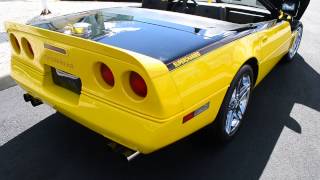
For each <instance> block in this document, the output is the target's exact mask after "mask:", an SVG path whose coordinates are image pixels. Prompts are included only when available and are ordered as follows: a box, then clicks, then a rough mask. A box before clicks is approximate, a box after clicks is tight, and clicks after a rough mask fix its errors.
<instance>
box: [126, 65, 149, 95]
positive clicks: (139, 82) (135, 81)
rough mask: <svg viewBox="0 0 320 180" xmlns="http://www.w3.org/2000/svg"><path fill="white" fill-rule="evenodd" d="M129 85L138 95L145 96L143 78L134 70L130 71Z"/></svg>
mask: <svg viewBox="0 0 320 180" xmlns="http://www.w3.org/2000/svg"><path fill="white" fill-rule="evenodd" d="M130 86H131V88H132V90H133V92H135V93H136V94H137V95H138V96H140V97H146V96H147V92H148V90H147V85H146V82H145V81H144V79H143V78H142V77H141V76H140V75H139V74H138V73H136V72H133V71H132V72H131V73H130Z"/></svg>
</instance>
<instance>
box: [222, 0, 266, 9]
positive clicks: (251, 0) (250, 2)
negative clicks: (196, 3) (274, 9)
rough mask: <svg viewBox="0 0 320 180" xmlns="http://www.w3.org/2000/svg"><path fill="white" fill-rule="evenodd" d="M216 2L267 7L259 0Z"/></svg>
mask: <svg viewBox="0 0 320 180" xmlns="http://www.w3.org/2000/svg"><path fill="white" fill-rule="evenodd" d="M216 2H222V3H230V4H239V5H245V6H252V7H257V8H263V9H265V7H264V6H263V5H262V4H261V3H260V2H259V1H258V0H216Z"/></svg>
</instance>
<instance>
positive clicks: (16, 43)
mask: <svg viewBox="0 0 320 180" xmlns="http://www.w3.org/2000/svg"><path fill="white" fill-rule="evenodd" d="M9 38H10V43H11V46H12V48H13V50H14V51H15V52H16V53H18V54H19V53H20V45H19V41H18V39H17V38H16V36H14V35H13V34H10V35H9Z"/></svg>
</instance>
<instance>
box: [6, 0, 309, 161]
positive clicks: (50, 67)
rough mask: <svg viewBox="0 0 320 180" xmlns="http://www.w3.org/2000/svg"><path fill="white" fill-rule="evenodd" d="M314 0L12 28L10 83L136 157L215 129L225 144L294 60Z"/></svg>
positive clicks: (158, 4) (147, 6)
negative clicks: (262, 89)
mask: <svg viewBox="0 0 320 180" xmlns="http://www.w3.org/2000/svg"><path fill="white" fill-rule="evenodd" d="M308 3H309V0H286V1H281V0H259V1H249V0H247V1H245V0H243V1H238V0H220V1H217V2H210V1H209V2H201V1H194V0H192V1H188V0H170V1H168V0H144V1H143V3H142V7H121V8H120V7H119V8H106V9H99V10H91V11H86V12H80V13H75V14H70V15H65V16H60V17H55V18H49V19H43V20H39V21H37V22H33V23H29V24H26V25H23V24H18V23H14V22H6V24H5V26H6V30H7V33H8V35H9V39H10V42H11V45H12V65H11V68H12V73H11V75H12V77H13V79H14V80H15V81H16V82H17V83H18V84H19V85H20V86H21V87H22V88H23V89H25V90H26V91H27V93H26V94H24V99H25V101H26V102H31V104H32V105H33V106H37V105H40V104H42V103H46V104H48V105H50V106H52V107H53V108H54V109H56V110H57V111H59V112H61V113H63V114H65V115H66V116H68V117H70V118H72V119H74V120H75V121H77V122H79V123H81V124H83V125H84V126H86V127H88V128H90V129H92V130H94V131H96V132H98V133H100V134H102V135H103V136H105V137H106V139H108V142H110V145H111V146H112V147H114V149H115V150H119V151H121V152H122V153H124V154H125V155H126V156H127V158H128V159H129V160H130V159H132V158H134V157H135V156H137V155H138V154H139V153H143V154H148V153H151V152H153V151H155V150H158V149H160V148H162V147H164V146H166V145H169V144H171V143H173V142H175V141H177V140H179V139H181V138H183V137H185V136H187V135H190V134H191V133H193V132H195V131H197V130H199V129H200V128H202V127H204V126H207V125H209V124H211V123H212V122H215V123H213V124H214V125H215V127H216V128H215V131H216V133H217V135H218V137H219V138H220V139H221V140H222V141H228V140H230V139H232V138H233V137H234V136H235V135H236V134H237V133H238V130H239V127H240V125H241V122H242V121H244V120H245V112H246V108H247V105H248V102H249V100H250V95H251V92H252V90H253V88H254V87H255V86H256V85H257V84H258V83H259V82H260V81H261V80H262V79H263V78H264V77H265V76H266V75H267V74H268V72H269V71H270V70H271V69H272V68H273V67H274V66H275V65H276V64H277V62H278V61H280V60H281V59H282V58H283V59H285V60H287V61H292V60H294V56H295V54H296V53H297V50H298V47H299V43H300V41H301V37H302V31H303V26H302V24H301V22H300V21H299V20H300V18H301V16H302V15H303V13H304V11H305V9H306V8H307V6H308Z"/></svg>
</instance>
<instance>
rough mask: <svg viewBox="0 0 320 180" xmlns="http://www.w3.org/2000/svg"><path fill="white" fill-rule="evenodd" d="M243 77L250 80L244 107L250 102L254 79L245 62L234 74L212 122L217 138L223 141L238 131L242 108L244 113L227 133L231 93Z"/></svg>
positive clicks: (250, 68) (249, 67) (250, 69)
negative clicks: (231, 130)
mask: <svg viewBox="0 0 320 180" xmlns="http://www.w3.org/2000/svg"><path fill="white" fill-rule="evenodd" d="M243 77H250V82H251V83H250V90H249V95H248V96H249V99H248V101H247V105H246V107H247V106H248V104H249V102H250V95H251V92H252V88H253V84H254V79H253V70H252V67H251V66H250V65H247V64H245V65H243V66H242V67H241V68H240V70H239V71H238V73H237V74H236V75H235V77H234V79H233V80H232V82H231V84H230V87H229V89H228V91H227V93H226V95H225V98H224V100H223V103H222V105H221V107H220V110H219V114H218V116H217V118H216V120H215V123H214V126H215V127H214V130H215V131H216V132H215V133H216V135H217V137H218V139H219V140H220V141H221V142H223V143H224V142H228V141H230V140H231V139H232V138H233V137H234V136H235V135H236V134H237V133H238V130H239V127H240V126H241V124H242V121H243V119H244V117H245V113H246V109H245V110H244V113H243V114H242V118H241V120H240V121H239V125H238V126H237V127H236V128H235V129H234V131H233V132H231V133H227V130H226V125H227V114H228V112H230V108H229V107H230V106H229V104H230V101H231V98H232V97H233V96H232V95H233V93H234V91H235V88H236V86H237V85H238V84H239V81H240V80H241V79H242V78H243Z"/></svg>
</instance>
